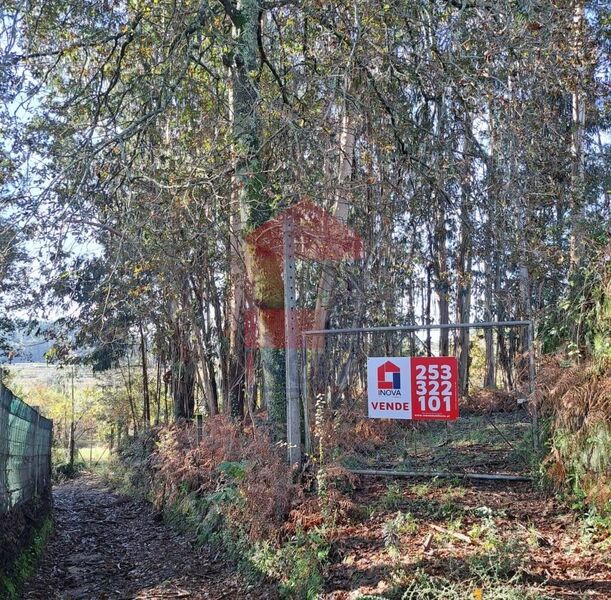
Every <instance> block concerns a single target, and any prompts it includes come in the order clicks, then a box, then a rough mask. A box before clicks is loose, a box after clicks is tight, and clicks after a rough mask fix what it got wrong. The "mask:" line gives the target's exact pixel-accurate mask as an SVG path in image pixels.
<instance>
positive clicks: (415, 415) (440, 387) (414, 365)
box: [367, 356, 458, 421]
mask: <svg viewBox="0 0 611 600" xmlns="http://www.w3.org/2000/svg"><path fill="white" fill-rule="evenodd" d="M367 400H368V409H369V417H370V418H372V419H413V420H420V421H451V420H455V419H457V418H458V364H457V361H456V359H455V358H454V357H451V356H430V357H412V358H407V357H397V356H392V357H388V356H384V357H370V358H368V359H367Z"/></svg>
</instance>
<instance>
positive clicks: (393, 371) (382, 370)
mask: <svg viewBox="0 0 611 600" xmlns="http://www.w3.org/2000/svg"><path fill="white" fill-rule="evenodd" d="M400 389H401V369H400V368H399V367H398V366H397V365H395V363H393V362H390V361H389V360H387V361H386V362H385V363H383V364H381V365H380V366H379V367H378V390H380V391H381V390H400Z"/></svg>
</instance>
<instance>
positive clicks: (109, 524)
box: [23, 475, 275, 600]
mask: <svg viewBox="0 0 611 600" xmlns="http://www.w3.org/2000/svg"><path fill="white" fill-rule="evenodd" d="M54 501H55V531H54V534H53V536H52V538H51V540H50V541H49V544H48V546H47V548H46V550H45V553H44V556H43V558H42V560H41V563H40V566H39V568H38V570H37V572H36V574H35V576H34V577H33V578H32V579H31V580H30V581H29V582H28V584H27V587H26V589H25V592H24V595H23V598H24V599H31V600H52V599H59V598H61V599H66V600H68V599H70V600H72V599H74V600H76V599H88V600H90V599H95V600H106V599H108V600H110V599H118V598H121V599H127V598H134V599H141V600H144V599H155V600H159V599H170V598H188V599H194V600H199V599H207V600H221V599H225V598H226V599H232V600H233V599H250V598H252V599H256V598H270V599H272V598H275V593H274V591H273V588H267V587H261V586H257V587H256V588H255V587H251V588H249V587H248V586H247V584H246V582H244V580H243V578H242V577H240V576H239V574H238V573H237V571H236V569H235V567H234V566H233V565H232V564H230V563H228V562H227V561H225V560H224V559H223V558H222V557H221V556H219V555H218V554H217V553H216V552H214V551H212V550H211V549H209V548H204V547H196V546H195V545H194V543H193V540H192V539H190V538H189V537H187V536H185V535H183V534H179V533H177V532H175V531H173V530H171V529H170V528H168V527H167V526H166V525H164V524H163V523H162V522H161V519H159V518H158V517H157V515H156V514H155V513H154V512H153V511H152V510H151V508H150V507H149V506H148V505H147V504H145V503H143V502H139V501H135V500H133V499H130V498H127V497H124V496H121V495H119V494H116V493H113V492H112V491H111V490H109V489H108V488H107V487H105V485H104V484H103V483H102V481H101V480H100V479H99V478H97V477H95V476H92V475H84V476H82V477H79V478H78V479H76V480H74V481H72V482H69V483H66V484H63V485H59V486H57V487H56V488H55V491H54Z"/></svg>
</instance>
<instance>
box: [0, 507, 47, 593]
mask: <svg viewBox="0 0 611 600" xmlns="http://www.w3.org/2000/svg"><path fill="white" fill-rule="evenodd" d="M52 530H53V519H52V518H51V516H48V517H47V518H46V519H45V520H44V521H43V522H42V525H41V526H40V528H39V529H38V530H37V531H36V533H35V534H34V538H33V540H32V543H31V544H30V546H29V547H28V548H26V549H25V550H24V551H23V552H22V553H21V554H20V555H19V556H18V557H17V560H16V561H15V562H14V564H13V566H12V567H11V569H10V571H9V572H6V573H5V572H2V571H0V597H1V598H3V599H4V600H18V599H19V598H20V597H21V594H20V589H21V586H22V585H23V583H24V582H25V581H26V580H27V579H28V578H29V577H30V576H31V575H32V573H33V572H34V569H35V567H36V564H37V562H38V559H39V558H40V556H41V554H42V552H43V550H44V547H45V544H46V542H47V538H48V537H49V535H50V534H51V531H52Z"/></svg>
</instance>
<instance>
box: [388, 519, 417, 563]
mask: <svg viewBox="0 0 611 600" xmlns="http://www.w3.org/2000/svg"><path fill="white" fill-rule="evenodd" d="M417 529H418V523H417V521H416V519H415V518H414V515H412V513H409V512H408V513H404V512H401V511H399V512H397V514H396V515H395V516H394V517H393V518H392V519H389V520H388V521H386V522H385V523H384V525H382V535H383V537H384V546H385V547H386V549H387V550H388V551H389V552H390V554H391V555H397V554H399V552H400V551H401V538H402V537H403V536H404V535H406V534H409V533H414V532H415V531H417Z"/></svg>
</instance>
